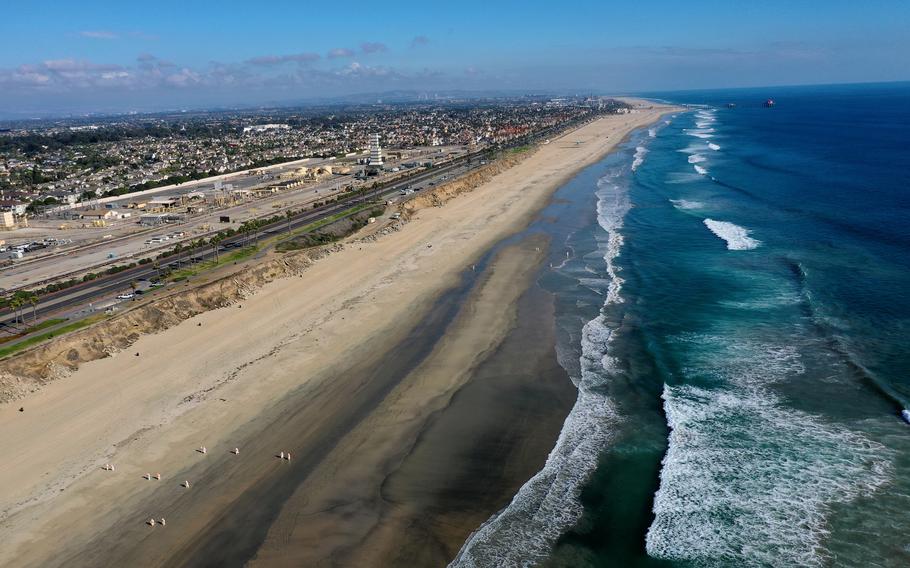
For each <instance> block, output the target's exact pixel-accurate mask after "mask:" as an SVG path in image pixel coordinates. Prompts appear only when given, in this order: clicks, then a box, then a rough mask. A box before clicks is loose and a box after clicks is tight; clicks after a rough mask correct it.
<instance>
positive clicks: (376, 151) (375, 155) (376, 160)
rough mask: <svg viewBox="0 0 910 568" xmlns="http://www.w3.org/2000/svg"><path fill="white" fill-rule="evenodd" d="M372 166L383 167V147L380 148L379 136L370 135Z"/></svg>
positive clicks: (370, 163)
mask: <svg viewBox="0 0 910 568" xmlns="http://www.w3.org/2000/svg"><path fill="white" fill-rule="evenodd" d="M369 165H370V166H381V165H382V147H381V146H379V134H370V162H369Z"/></svg>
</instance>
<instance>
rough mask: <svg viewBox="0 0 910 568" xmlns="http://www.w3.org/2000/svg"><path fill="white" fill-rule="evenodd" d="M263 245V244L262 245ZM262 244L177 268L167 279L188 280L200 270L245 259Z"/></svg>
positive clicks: (203, 270)
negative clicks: (215, 258) (215, 259)
mask: <svg viewBox="0 0 910 568" xmlns="http://www.w3.org/2000/svg"><path fill="white" fill-rule="evenodd" d="M260 246H261V245H260ZM260 246H256V245H251V246H248V247H243V248H242V249H237V250H235V251H233V252H228V253H224V254H222V255H220V256H219V257H218V260H217V261H214V260H210V261H207V262H200V263H199V264H197V265H195V266H189V267H187V268H181V269H180V270H175V271H174V272H171V273H170V274H169V275H168V276H167V280H170V281H172V282H180V281H182V280H186V279H187V278H190V277H191V276H196V275H197V274H199V273H200V272H205V271H207V270H212V269H214V268H218V267H219V266H224V265H226V264H232V263H234V262H240V261H241V260H245V259H247V258H249V257H251V256H253V255H254V254H256V252H257V251H258V250H259V248H260Z"/></svg>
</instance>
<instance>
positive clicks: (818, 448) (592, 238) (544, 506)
mask: <svg viewBox="0 0 910 568" xmlns="http://www.w3.org/2000/svg"><path fill="white" fill-rule="evenodd" d="M660 96H661V98H662V99H663V100H667V101H670V102H674V103H681V104H683V103H684V104H688V105H693V106H691V107H690V109H689V110H688V111H685V112H678V113H674V114H672V115H668V116H666V117H665V120H663V121H662V122H660V123H658V124H655V125H653V126H652V127H650V128H648V129H644V130H642V131H639V132H636V133H634V134H633V135H632V136H631V137H630V139H629V140H628V141H627V142H626V143H624V144H623V145H622V147H621V148H619V149H618V151H616V152H614V153H612V154H610V155H609V156H607V157H606V158H604V159H603V160H602V161H601V162H599V163H597V164H595V165H594V166H591V167H589V168H587V169H586V170H584V171H582V172H581V173H580V174H579V175H578V176H576V177H575V178H574V179H572V180H571V181H570V182H568V183H567V184H566V185H565V186H564V187H562V188H561V189H560V190H559V191H558V192H557V193H556V195H555V197H554V200H553V203H552V204H551V205H550V206H549V207H548V208H547V209H546V210H545V211H544V212H543V214H542V215H541V217H540V220H539V221H538V222H536V223H534V224H533V225H532V226H531V227H530V228H529V229H528V232H535V231H539V232H544V233H546V234H547V235H548V236H549V237H550V239H551V243H552V245H551V249H550V259H549V262H548V263H547V264H548V266H547V267H546V268H545V269H544V270H543V272H542V273H541V274H540V278H539V281H538V285H539V286H541V287H542V288H543V289H545V290H547V291H549V292H550V293H552V294H553V296H554V298H555V300H556V315H555V318H556V329H557V345H556V351H557V354H558V358H559V361H560V364H561V365H562V366H563V367H564V368H565V369H566V370H567V371H568V374H569V375H570V377H571V378H572V381H573V382H574V383H575V385H576V387H577V388H578V390H579V395H578V401H577V402H576V404H575V407H574V409H573V410H572V412H571V414H570V415H569V417H568V418H567V420H566V423H565V425H564V427H563V430H562V433H561V435H560V438H559V440H558V442H557V444H556V447H555V448H554V449H553V451H552V453H551V454H550V457H549V459H548V461H547V464H546V466H545V467H544V468H543V470H542V471H541V472H540V473H539V474H538V475H537V476H535V477H534V478H533V479H532V480H530V481H529V482H528V483H527V484H525V486H524V487H523V488H522V489H521V491H520V492H519V493H518V494H517V495H516V496H515V498H514V499H513V501H512V503H511V504H510V505H509V506H508V507H506V508H505V509H503V510H502V511H500V512H499V513H498V514H497V515H496V516H494V517H493V518H491V519H490V521H488V522H487V523H486V524H484V525H483V526H482V527H480V528H479V529H478V531H477V532H476V533H475V534H474V535H473V536H472V537H471V538H470V539H469V540H468V541H467V542H466V543H465V546H464V547H463V549H462V551H461V553H460V554H459V556H458V558H457V559H456V560H455V562H453V565H457V566H494V565H495V566H519V565H522V566H532V565H545V566H833V565H836V566H905V565H910V537H908V536H907V535H908V534H910V475H907V474H906V472H907V470H908V467H910V425H908V424H907V423H906V422H904V421H903V420H902V418H901V411H902V410H903V409H905V408H910V349H908V348H907V344H906V342H907V340H908V339H910V299H908V292H910V150H908V149H910V84H906V83H903V84H877V85H843V86H820V87H789V88H780V87H778V88H767V89H750V90H729V91H703V92H686V93H667V94H662V95H660ZM768 98H773V99H774V100H775V103H776V104H775V105H774V106H773V107H772V108H766V107H764V106H763V104H762V103H763V102H764V101H765V100H766V99H768ZM728 104H734V105H735V107H733V108H730V107H728Z"/></svg>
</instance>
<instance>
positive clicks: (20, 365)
mask: <svg viewBox="0 0 910 568" xmlns="http://www.w3.org/2000/svg"><path fill="white" fill-rule="evenodd" d="M339 247H341V245H333V246H330V247H320V248H316V249H310V250H306V251H296V252H293V253H289V254H285V255H281V256H276V257H272V258H270V259H268V260H265V261H263V262H260V263H258V264H253V265H251V266H245V267H244V269H243V270H240V271H237V272H234V273H232V274H228V275H225V276H223V277H220V278H217V279H215V280H212V281H210V282H207V283H203V284H199V285H194V286H191V287H189V288H187V289H185V290H181V291H176V292H173V293H171V294H168V295H167V296H164V297H162V298H159V299H155V300H152V301H150V302H148V303H146V304H144V305H141V306H137V307H136V308H133V309H130V310H128V311H126V312H124V313H122V314H118V315H115V316H113V317H111V318H110V319H106V320H103V321H100V322H98V323H96V324H93V325H91V326H89V327H87V328H85V329H81V330H78V331H74V332H72V333H69V334H66V335H61V336H60V337H58V338H54V339H52V340H50V341H48V342H46V343H43V344H41V345H38V346H36V347H33V348H31V349H27V350H25V351H23V352H21V353H18V354H16V355H14V356H12V357H9V358H8V359H6V360H3V361H0V402H9V401H12V400H15V399H18V398H21V397H22V396H24V395H26V394H28V393H30V392H33V391H35V390H37V389H38V388H40V387H41V386H42V385H43V384H46V383H48V382H50V381H53V380H56V379H59V378H61V377H65V376H66V375H68V374H69V373H71V372H72V371H75V370H76V369H78V368H79V365H80V364H82V363H85V362H87V361H94V360H96V359H101V358H104V357H108V356H110V355H111V354H113V353H116V352H118V351H121V350H123V349H125V348H127V347H129V346H130V345H132V344H133V343H135V342H136V340H137V339H139V337H140V336H141V335H143V334H147V333H157V332H159V331H163V330H165V329H168V328H170V327H172V326H175V325H177V324H179V323H180V322H182V321H184V320H186V319H189V318H191V317H193V316H195V315H198V314H201V313H203V312H206V311H209V310H213V309H216V308H222V307H225V306H229V305H231V304H233V303H235V302H237V301H238V300H242V299H243V298H246V297H247V296H249V295H250V294H252V293H254V292H255V291H256V290H258V289H259V288H261V287H262V286H264V285H265V284H268V283H269V282H272V281H274V280H276V279H278V278H284V277H288V276H295V275H297V274H299V273H301V272H303V271H304V270H306V268H307V267H308V266H310V265H311V264H312V263H313V262H314V261H315V260H317V259H318V258H321V257H323V256H325V255H326V254H329V253H331V252H332V251H333V250H335V249H337V248H339Z"/></svg>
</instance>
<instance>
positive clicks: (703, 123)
mask: <svg viewBox="0 0 910 568" xmlns="http://www.w3.org/2000/svg"><path fill="white" fill-rule="evenodd" d="M713 123H714V120H713V119H712V120H696V121H695V127H696V128H710V127H711V124H713Z"/></svg>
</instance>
